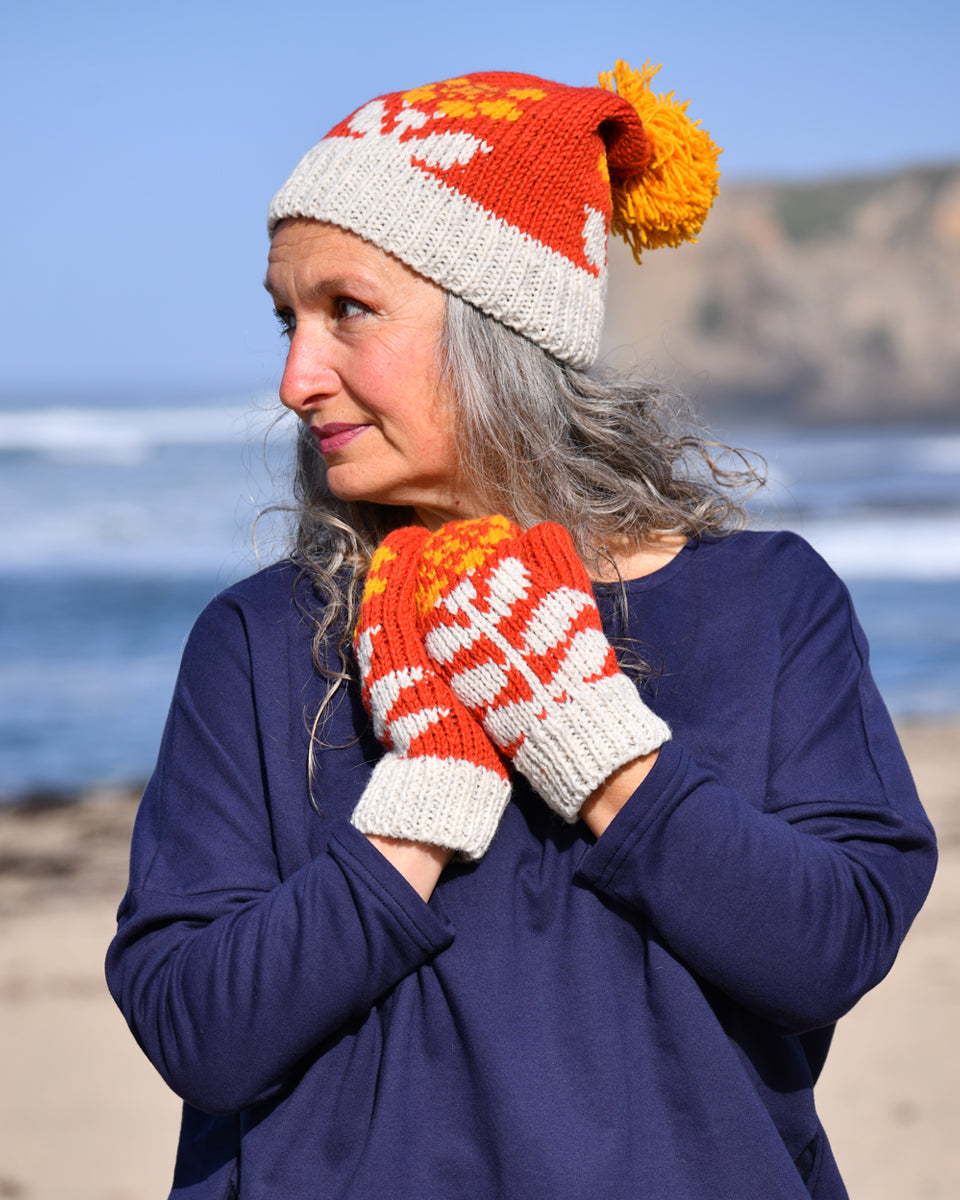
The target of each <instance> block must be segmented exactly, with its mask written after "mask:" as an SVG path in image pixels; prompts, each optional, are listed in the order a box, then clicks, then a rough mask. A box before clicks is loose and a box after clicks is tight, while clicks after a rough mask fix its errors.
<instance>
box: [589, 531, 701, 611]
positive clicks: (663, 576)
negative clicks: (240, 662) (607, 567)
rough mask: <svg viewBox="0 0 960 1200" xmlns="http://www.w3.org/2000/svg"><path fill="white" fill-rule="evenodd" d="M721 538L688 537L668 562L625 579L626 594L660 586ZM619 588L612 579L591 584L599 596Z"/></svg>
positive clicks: (607, 594)
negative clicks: (648, 572)
mask: <svg viewBox="0 0 960 1200" xmlns="http://www.w3.org/2000/svg"><path fill="white" fill-rule="evenodd" d="M721 540H722V539H721V538H719V537H717V536H715V535H712V534H703V535H701V536H700V537H697V536H696V535H694V536H692V537H689V538H688V539H687V541H686V542H685V543H684V545H683V546H681V547H680V549H679V550H678V551H677V553H676V554H675V555H674V556H673V558H671V559H670V561H669V562H668V563H664V564H663V566H662V567H657V569H656V570H655V571H651V572H650V574H649V575H640V576H638V577H637V578H636V579H625V580H624V581H623V584H622V586H623V587H624V588H625V589H626V591H627V594H628V595H633V594H636V593H638V592H647V591H650V590H651V589H652V588H656V587H660V586H661V585H662V584H664V583H667V582H668V581H669V580H671V579H673V577H674V576H675V575H676V574H678V572H680V571H682V570H683V569H684V568H685V567H686V566H687V565H688V564H689V563H690V562H691V561H692V560H693V556H694V554H696V553H702V552H703V551H706V550H708V549H711V548H714V547H715V546H716V545H717V544H718V543H719V542H720V541H721ZM620 588H621V584H619V583H616V582H614V581H612V582H604V583H600V582H594V584H593V590H594V592H595V593H597V594H598V595H601V596H612V595H615V594H616V593H617V592H619V591H620Z"/></svg>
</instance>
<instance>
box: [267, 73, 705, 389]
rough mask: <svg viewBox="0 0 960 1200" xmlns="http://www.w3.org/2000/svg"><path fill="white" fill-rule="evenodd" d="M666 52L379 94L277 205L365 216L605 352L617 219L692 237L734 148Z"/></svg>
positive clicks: (364, 226) (477, 295)
mask: <svg viewBox="0 0 960 1200" xmlns="http://www.w3.org/2000/svg"><path fill="white" fill-rule="evenodd" d="M657 70H659V68H657V67H651V66H650V65H649V64H646V65H645V66H644V68H643V70H642V71H639V72H637V71H631V70H630V68H629V67H628V66H627V65H626V64H624V63H618V64H617V67H616V70H615V71H614V73H613V74H612V75H602V76H601V77H600V83H601V86H600V87H597V88H593V87H589V88H584V87H568V86H566V85H564V84H560V83H552V82H550V81H548V80H544V79H537V78H535V77H534V76H531V75H515V74H508V73H505V72H491V73H487V74H478V75H467V76H463V77H462V78H459V79H448V80H445V81H444V82H442V83H432V84H428V85H426V86H425V87H419V88H415V89H413V90H412V91H408V92H394V93H392V94H390V95H386V96H380V97H378V98H377V99H375V100H371V101H370V103H368V104H365V105H364V106H363V107H362V108H359V109H358V110H357V111H356V112H355V113H353V114H352V115H351V116H349V117H347V119H346V120H344V121H341V122H340V124H338V125H335V126H334V128H333V129H331V130H330V132H329V133H328V134H327V136H326V137H325V138H324V139H323V140H322V141H321V142H319V143H318V144H317V145H316V146H314V147H313V149H312V150H310V151H309V152H308V153H307V154H306V155H305V156H304V158H303V159H301V161H300V163H299V164H298V165H297V167H296V169H295V170H294V172H293V174H292V175H291V176H290V178H289V179H288V180H287V182H286V183H285V184H284V185H283V187H282V188H281V189H280V191H279V192H277V194H276V196H274V198H273V201H272V203H271V205H270V213H269V218H268V228H269V231H270V234H271V236H272V234H273V231H274V230H275V229H276V226H277V224H278V223H279V222H280V221H282V220H284V219H285V218H287V217H311V218H313V219H315V220H318V221H326V222H329V223H330V224H332V225H337V226H339V227H340V228H342V229H347V230H351V231H352V232H354V233H356V234H359V235H360V236H361V237H362V238H364V239H366V240H367V241H369V242H372V243H373V245H375V246H378V247H380V249H382V250H386V251H388V252H389V253H390V254H393V255H394V256H395V257H396V258H398V259H400V260H401V262H404V263H406V264H407V266H409V267H412V268H413V270H415V271H416V272H418V273H419V274H420V275H423V276H425V277H426V278H427V279H431V280H433V281H434V282H435V283H437V284H439V285H440V287H442V288H445V289H446V290H447V291H450V292H453V293H455V294H456V295H458V296H462V297H463V299H465V300H467V301H469V302H470V303H471V304H473V305H475V306H476V307H477V308H479V309H481V310H482V311H483V312H485V313H488V314H489V315H490V316H492V317H495V318H496V319H497V320H498V321H501V322H503V324H505V325H508V326H509V327H510V328H511V329H515V330H517V332H519V333H522V334H523V335H524V336H525V337H528V338H530V339H531V341H534V342H536V343H537V345H539V346H541V347H543V349H545V350H547V351H549V352H550V353H551V354H553V355H554V356H555V357H557V358H559V359H562V360H563V361H565V362H568V363H571V364H572V365H574V366H577V367H584V366H589V364H590V363H592V362H593V360H594V359H595V358H596V355H597V351H598V349H599V344H600V327H601V324H602V320H603V301H604V295H605V291H606V276H607V234H608V232H609V230H610V229H611V228H613V230H614V232H616V233H619V234H621V235H622V236H623V237H625V238H626V240H627V241H628V242H630V244H631V245H632V247H633V250H634V255H635V257H636V258H637V261H639V257H640V251H641V250H642V249H643V248H644V247H647V248H651V249H654V248H656V247H657V246H662V245H679V244H680V243H681V242H682V241H685V240H693V239H695V237H696V234H697V232H699V229H700V227H701V225H702V224H703V220H704V218H705V217H706V214H707V210H708V209H709V207H710V205H711V203H712V202H713V198H714V196H715V195H716V192H717V179H718V174H719V173H718V171H717V167H716V159H717V155H718V154H719V151H718V150H717V148H716V146H714V144H713V142H712V141H711V140H710V136H709V134H707V133H706V131H705V130H702V129H700V128H699V126H698V124H697V123H693V122H691V121H690V120H689V119H688V118H687V117H686V115H685V114H686V107H687V105H686V104H685V103H684V104H678V103H676V102H675V101H674V99H673V96H672V94H671V95H669V96H655V95H653V93H652V92H651V91H650V88H649V84H650V80H651V79H652V78H653V76H654V74H656V71H657Z"/></svg>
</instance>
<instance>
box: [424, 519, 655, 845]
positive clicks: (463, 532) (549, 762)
mask: <svg viewBox="0 0 960 1200" xmlns="http://www.w3.org/2000/svg"><path fill="white" fill-rule="evenodd" d="M416 603H417V610H418V614H419V623H420V630H421V632H422V634H423V638H424V645H425V646H426V650H427V654H428V655H429V657H430V660H431V661H432V662H433V664H434V665H435V666H436V668H437V670H438V671H439V672H440V674H441V675H442V676H443V678H444V679H445V680H446V681H447V682H448V683H449V685H450V688H451V690H452V692H453V693H454V695H455V696H457V698H458V699H459V700H461V701H462V702H463V703H464V704H465V705H466V707H467V708H468V709H469V710H470V712H471V713H472V714H473V715H474V717H476V719H477V720H478V721H479V722H480V723H481V724H482V725H483V728H484V729H485V730H486V732H487V733H488V734H489V735H490V738H491V740H492V741H493V742H494V744H495V745H497V746H499V747H500V749H501V750H502V751H503V752H504V753H505V754H507V755H508V756H509V757H510V758H511V759H512V760H513V762H514V765H515V766H516V767H517V769H518V770H519V771H520V772H521V773H522V774H523V775H525V776H526V777H527V779H528V780H529V781H530V783H531V784H532V785H533V787H534V788H535V789H536V790H537V791H538V792H539V793H540V794H541V795H542V796H543V798H544V799H545V800H546V801H547V803H548V804H549V805H550V807H551V808H553V809H554V810H555V811H556V812H558V813H559V814H560V815H561V816H562V817H564V819H565V820H567V821H574V820H576V819H577V816H578V815H579V814H580V810H581V807H582V806H583V804H584V802H585V801H586V800H587V799H588V797H591V796H595V802H594V804H593V806H592V808H591V814H592V815H595V816H596V817H597V821H598V823H599V822H600V821H601V820H602V819H605V820H606V821H607V822H609V820H610V819H611V817H610V815H609V810H610V807H611V804H614V803H616V797H618V796H619V792H620V790H622V786H623V785H622V782H619V781H620V780H622V779H629V780H633V778H634V777H635V776H639V775H641V774H644V775H645V774H646V771H648V770H649V768H650V766H652V762H653V757H652V756H653V753H654V751H656V750H657V748H658V747H659V746H660V745H662V743H663V742H665V741H666V740H667V739H668V738H669V737H670V730H669V728H668V726H667V725H666V723H665V722H664V721H662V720H661V719H660V718H659V717H657V716H656V715H655V714H654V713H652V712H651V711H650V710H649V709H648V708H647V707H646V705H644V703H643V701H642V700H641V699H640V696H639V694H638V693H637V689H636V687H635V686H634V685H633V683H631V681H630V680H629V679H628V678H627V677H626V676H625V675H624V674H623V672H622V671H621V670H620V668H619V666H618V664H617V660H616V656H615V654H614V652H613V648H612V647H611V645H610V643H609V642H608V641H607V638H606V635H605V634H604V632H603V629H602V626H601V624H600V614H599V613H598V611H597V606H596V602H595V600H594V598H593V591H592V589H591V587H590V581H589V579H588V577H587V574H586V571H585V570H584V568H583V565H582V563H581V562H580V560H579V558H578V557H577V554H576V551H575V550H574V547H573V543H572V541H571V540H570V536H569V534H568V533H567V532H566V531H565V530H564V529H562V528H561V527H560V526H559V525H549V524H546V525H537V526H535V527H534V528H533V529H531V530H528V531H527V532H526V533H521V532H520V530H519V529H518V528H517V527H516V526H515V525H512V524H511V523H510V522H509V521H507V520H506V519H505V518H503V517H490V518H485V519H481V520H475V521H460V522H455V523H453V524H451V525H446V526H444V528H443V529H441V530H439V531H438V532H436V533H434V534H432V535H430V536H429V537H428V538H427V539H426V540H425V541H424V543H423V548H422V561H421V565H420V571H419V578H418V585H417V593H416ZM628 764H635V765H634V766H633V767H632V768H631V770H630V771H629V772H627V773H625V774H624V775H623V776H622V777H621V776H618V781H615V783H611V785H610V789H611V790H606V789H605V788H604V785H605V784H606V783H607V781H608V780H611V777H613V776H614V774H615V773H616V772H618V771H620V769H621V768H624V767H626V766H627V765H628ZM604 797H606V801H607V803H605V804H601V800H602V799H603V798H604ZM620 803H622V801H620Z"/></svg>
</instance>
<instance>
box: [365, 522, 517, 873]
mask: <svg viewBox="0 0 960 1200" xmlns="http://www.w3.org/2000/svg"><path fill="white" fill-rule="evenodd" d="M428 536H429V535H428V532H427V530H426V529H422V528H411V529H399V530H396V531H395V532H394V533H392V534H390V536H389V537H388V538H387V539H386V540H385V541H384V542H383V543H382V544H381V545H380V546H379V547H378V549H377V551H376V553H375V554H374V556H373V560H372V561H371V564H370V571H369V574H368V575H367V580H366V586H365V588H364V593H363V600H362V601H361V605H360V620H359V622H358V624H357V630H356V636H355V649H356V653H357V660H358V662H359V664H360V675H361V682H362V688H363V701H364V704H365V706H366V709H367V712H368V713H369V714H370V716H371V718H372V719H373V728H374V732H375V734H376V737H377V740H378V741H379V742H380V743H381V745H383V746H384V747H385V748H386V751H387V753H386V754H385V755H384V757H383V758H382V759H381V760H380V761H379V762H378V763H377V765H376V766H375V767H374V770H373V774H372V775H371V777H370V782H369V783H368V784H367V786H366V788H365V790H364V793H363V795H362V796H361V797H360V800H359V802H358V803H357V806H356V808H355V809H354V812H353V816H352V817H351V821H352V823H353V824H354V825H355V826H356V827H357V828H358V829H359V830H360V831H361V832H362V833H373V834H381V835H383V836H385V837H395V838H403V839H405V840H409V841H414V842H426V843H428V844H430V845H433V846H445V847H446V848H447V849H449V850H455V851H458V852H459V853H460V854H461V855H463V856H464V857H465V858H470V859H474V858H480V857H481V855H483V854H484V852H485V851H486V849H487V847H488V846H489V845H490V842H491V840H492V838H493V835H494V833H495V832H496V829H497V825H498V824H499V822H500V818H501V816H502V815H503V810H504V809H505V808H506V806H507V803H508V801H509V799H510V778H509V775H508V772H507V770H506V768H505V766H504V764H503V762H502V761H501V759H500V756H499V755H498V753H497V751H496V750H495V749H494V747H493V746H492V745H491V744H490V740H489V738H488V737H487V735H486V734H485V733H484V732H483V730H482V729H481V728H480V726H479V725H478V724H477V722H476V721H475V720H474V719H473V717H472V716H471V715H470V714H469V713H468V712H467V710H466V709H465V708H464V706H463V705H462V704H461V702H460V701H459V700H458V699H457V698H456V696H454V695H453V693H452V692H451V690H450V688H449V687H448V686H447V684H446V683H445V682H444V681H443V680H442V679H441V678H439V676H438V675H437V673H436V671H435V670H434V667H433V665H432V664H431V662H430V660H429V659H428V658H427V655H426V653H425V651H424V648H423V643H422V641H421V640H420V635H419V633H418V632H417V627H416V611H415V608H414V590H415V587H416V579H417V569H418V567H419V563H420V552H421V549H422V547H423V543H424V541H425V540H426V538H427V537H428Z"/></svg>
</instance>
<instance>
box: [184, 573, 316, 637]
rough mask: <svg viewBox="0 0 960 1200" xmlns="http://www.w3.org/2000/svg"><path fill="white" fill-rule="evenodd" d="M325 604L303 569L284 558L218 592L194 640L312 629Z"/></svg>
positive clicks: (197, 625)
mask: <svg viewBox="0 0 960 1200" xmlns="http://www.w3.org/2000/svg"><path fill="white" fill-rule="evenodd" d="M321 605H322V601H321V600H320V598H319V597H318V595H317V592H316V590H315V588H314V587H313V584H312V582H311V580H310V579H309V577H308V575H307V574H306V572H305V571H304V570H303V567H302V566H301V565H300V564H299V563H297V562H295V561H293V560H292V559H288V558H286V559H281V560H279V561H277V562H275V563H271V564H270V565H269V566H266V567H263V568H262V569H261V570H259V571H256V572H254V573H253V574H252V575H248V576H247V577H246V578H244V579H239V580H237V581H236V582H235V583H231V584H230V585H229V586H228V587H225V588H224V589H223V590H222V591H220V592H218V593H217V594H216V595H215V596H214V597H213V598H212V599H211V600H210V601H209V602H208V603H207V605H206V607H205V608H204V609H203V611H202V612H201V613H200V615H199V616H198V618H197V620H196V622H195V624H194V627H193V632H192V634H191V638H192V640H196V639H197V638H204V637H210V636H213V637H217V638H221V637H223V636H225V635H228V636H229V633H230V631H231V630H233V631H236V632H237V633H240V632H241V631H242V633H243V635H244V636H245V637H246V638H249V637H251V636H252V635H253V634H254V633H255V632H258V633H260V634H265V633H266V634H269V635H270V636H276V635H277V634H278V633H280V632H281V630H283V629H284V628H287V629H289V628H290V627H291V626H296V627H298V628H299V627H303V628H305V629H312V628H313V627H314V624H315V619H316V614H317V613H318V612H319V610H320V608H321Z"/></svg>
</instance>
